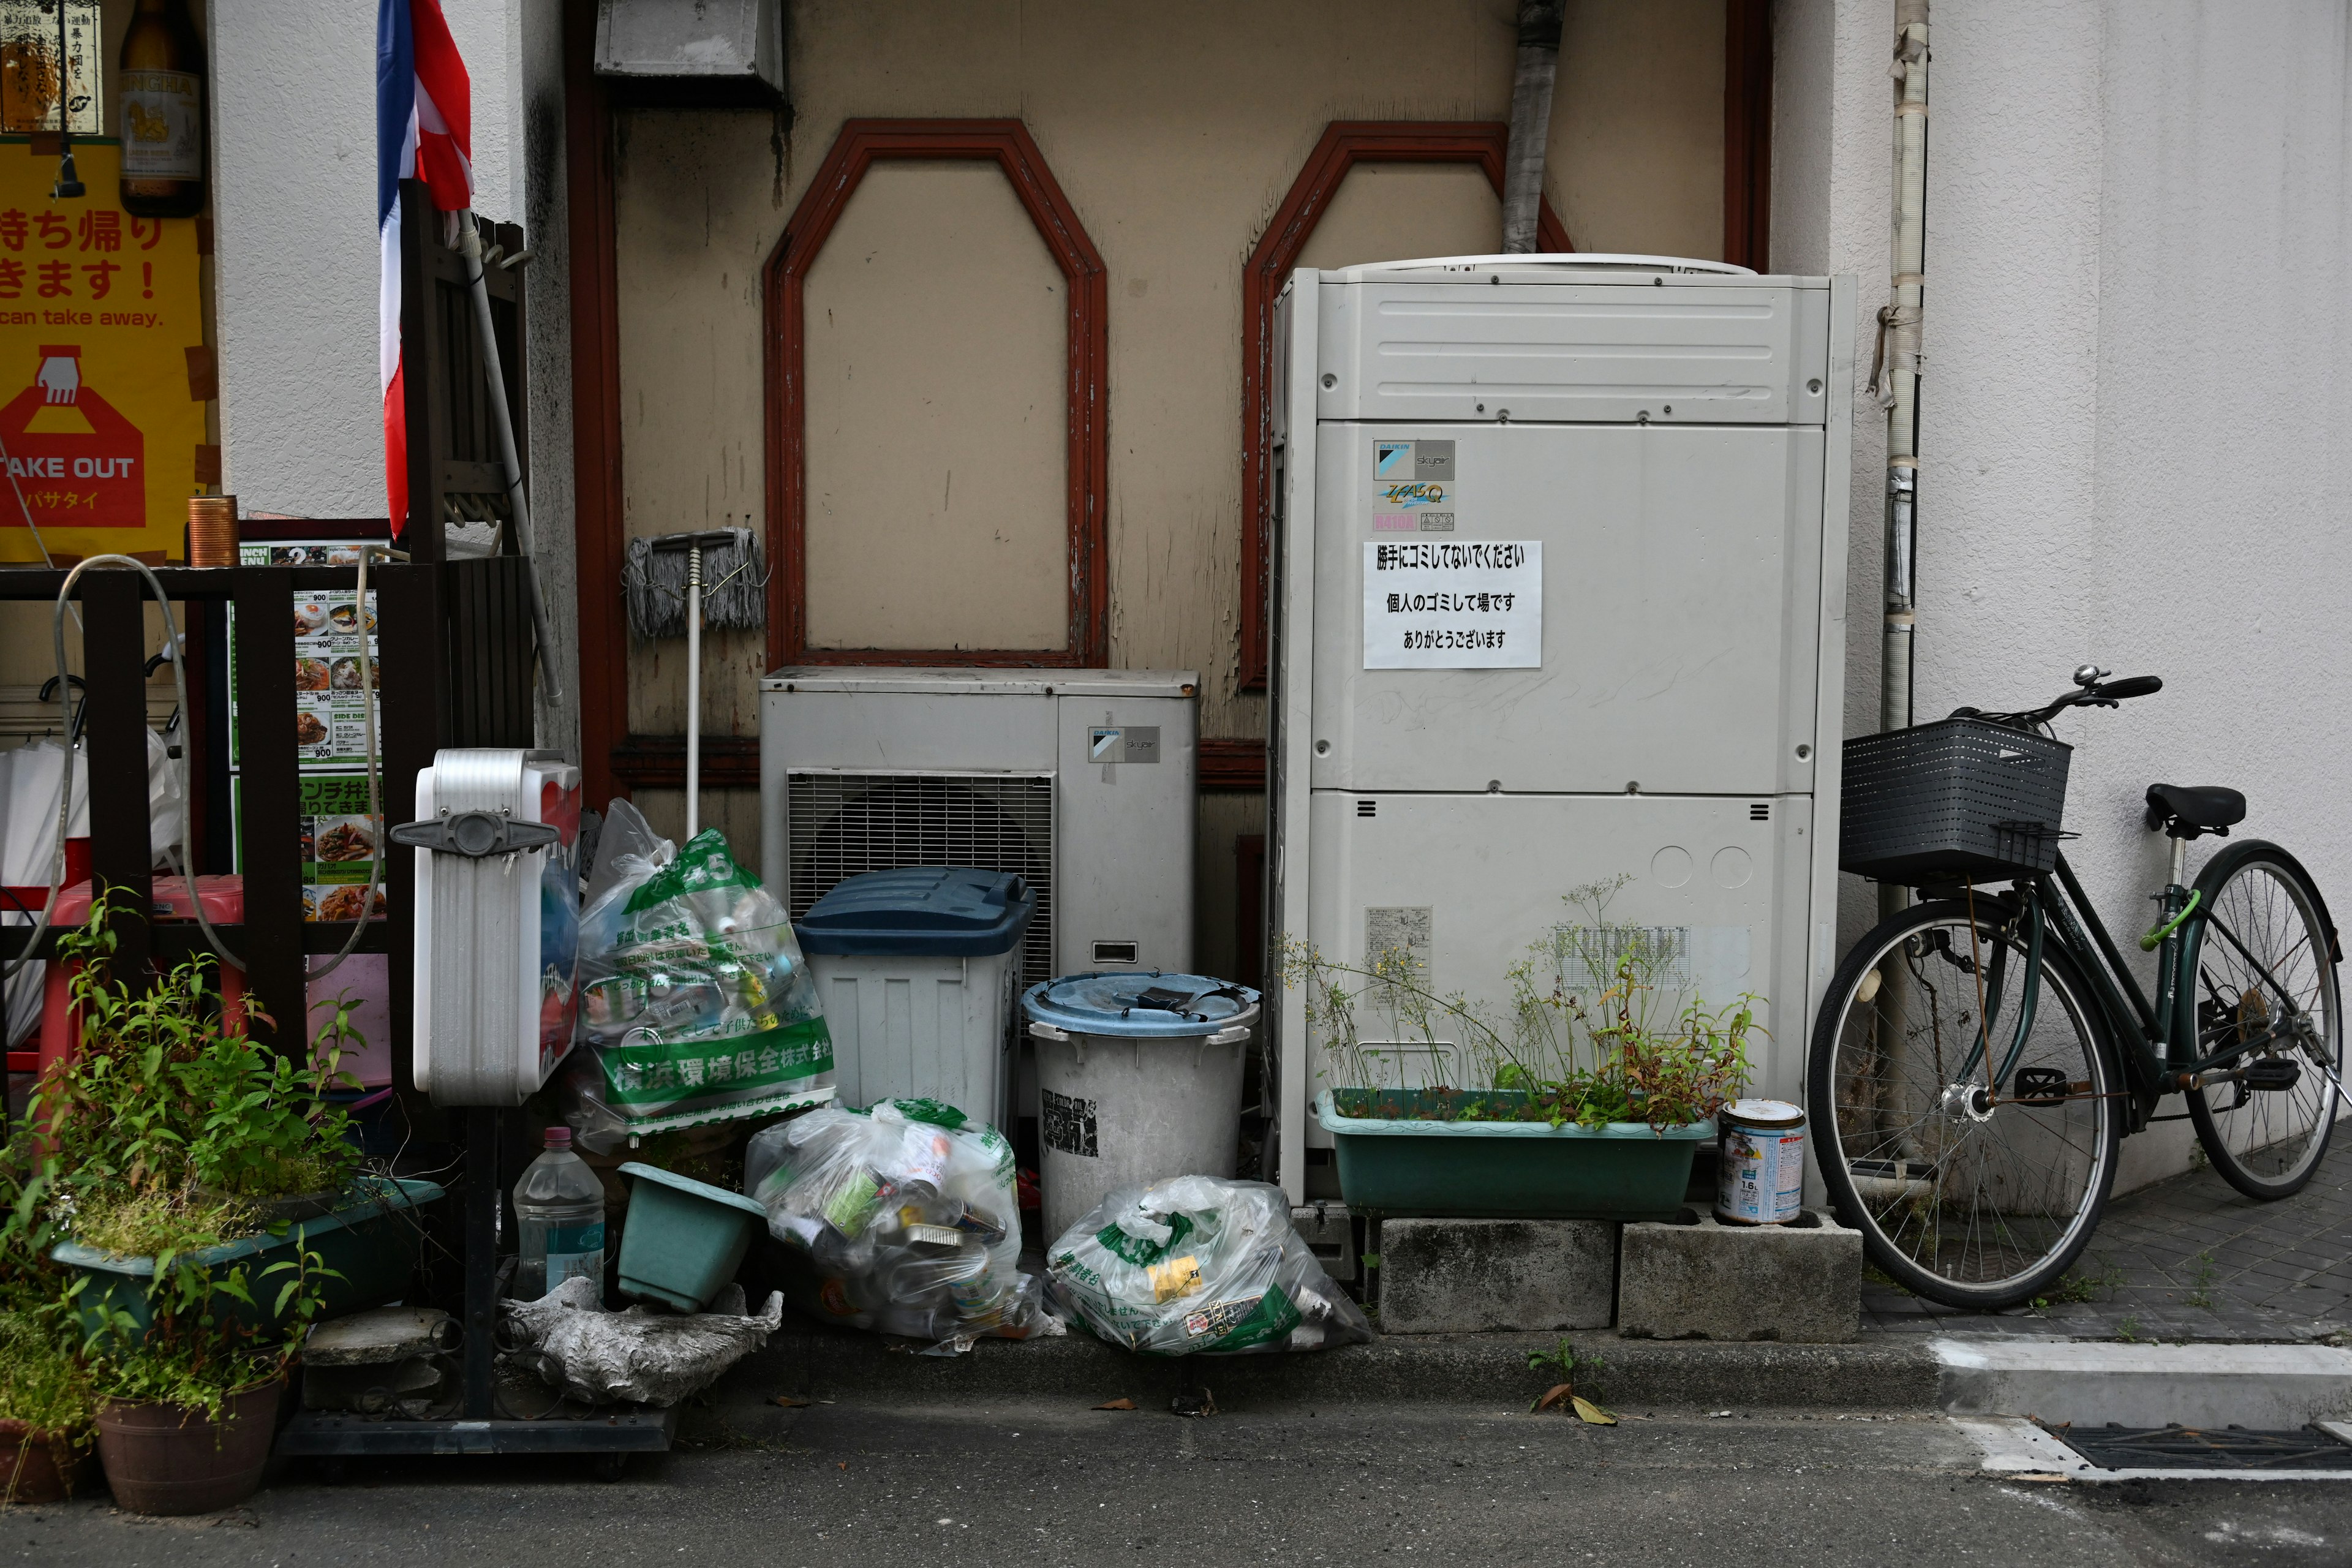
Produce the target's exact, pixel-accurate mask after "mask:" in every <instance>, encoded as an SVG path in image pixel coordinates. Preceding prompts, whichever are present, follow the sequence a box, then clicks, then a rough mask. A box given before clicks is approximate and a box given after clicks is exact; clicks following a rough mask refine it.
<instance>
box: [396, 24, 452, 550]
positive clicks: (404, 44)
mask: <svg viewBox="0 0 2352 1568" xmlns="http://www.w3.org/2000/svg"><path fill="white" fill-rule="evenodd" d="M375 151H376V156H375V169H376V177H375V225H376V238H377V243H378V245H379V247H380V248H381V252H382V260H383V272H382V274H381V279H380V281H379V282H378V284H377V292H376V300H377V305H376V363H377V370H378V372H379V374H381V376H382V379H383V478H384V493H385V497H386V500H388V501H389V503H390V505H391V507H392V531H393V532H394V534H395V535H396V534H398V533H399V532H400V531H401V528H402V526H403V525H404V523H406V522H407V521H408V414H407V405H406V402H405V399H404V395H403V391H402V386H401V367H400V182H401V181H403V180H406V179H418V180H422V181H424V182H425V188H426V190H427V191H428V192H429V193H430V194H431V195H432V197H433V205H435V206H436V207H438V208H440V209H441V210H442V211H443V212H457V211H459V210H461V209H463V208H467V207H470V206H472V205H474V162H473V160H474V86H473V82H472V81H471V80H470V79H468V78H467V75H466V62H465V61H464V60H462V59H460V58H458V57H457V43H456V42H455V41H454V40H453V39H452V38H451V37H449V24H448V23H447V22H446V20H444V19H443V18H442V16H441V5H440V0H377V6H376V16H375Z"/></svg>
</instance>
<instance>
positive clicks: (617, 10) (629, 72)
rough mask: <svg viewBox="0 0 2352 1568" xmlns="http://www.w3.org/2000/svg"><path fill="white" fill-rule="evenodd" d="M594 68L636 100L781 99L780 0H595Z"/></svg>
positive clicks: (689, 103)
mask: <svg viewBox="0 0 2352 1568" xmlns="http://www.w3.org/2000/svg"><path fill="white" fill-rule="evenodd" d="M596 74H597V75H599V76H603V77H611V78H614V79H617V80H616V83H615V85H616V86H618V87H620V88H621V89H622V91H623V94H624V96H625V99H626V100H628V101H631V102H635V103H657V104H670V105H677V106H680V107H688V108H693V107H700V106H705V105H710V106H720V107H724V106H728V105H744V104H751V105H757V106H761V107H768V106H772V105H775V104H780V103H782V102H783V101H785V100H786V98H787V96H788V94H787V91H786V88H785V82H784V7H783V0H598V4H597V6H596Z"/></svg>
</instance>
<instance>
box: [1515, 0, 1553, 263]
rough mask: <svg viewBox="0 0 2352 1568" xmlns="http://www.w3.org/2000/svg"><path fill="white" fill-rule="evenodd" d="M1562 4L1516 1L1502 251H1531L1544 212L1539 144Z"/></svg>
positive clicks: (1547, 118) (1544, 132)
mask: <svg viewBox="0 0 2352 1568" xmlns="http://www.w3.org/2000/svg"><path fill="white" fill-rule="evenodd" d="M1564 4H1565V0H1519V53H1518V65H1517V69H1516V70H1514V71H1513V73H1512V76H1511V141H1510V145H1509V148H1508V150H1507V152H1506V153H1504V155H1503V251H1504V253H1505V254H1506V255H1509V256H1526V255H1528V254H1530V253H1532V252H1533V251H1534V250H1535V248H1536V215H1537V214H1538V213H1539V212H1541V211H1542V209H1543V175H1544V143H1545V142H1546V141H1547V140H1548V139H1549V136H1550V134H1551V89H1552V82H1553V80H1554V79H1556V78H1557V77H1558V76H1559V22H1560V10H1561V6H1562V5H1564Z"/></svg>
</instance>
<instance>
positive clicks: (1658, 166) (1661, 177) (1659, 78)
mask: <svg viewBox="0 0 2352 1568" xmlns="http://www.w3.org/2000/svg"><path fill="white" fill-rule="evenodd" d="M1723 49H1724V5H1723V0H1643V4H1641V5H1628V4H1627V3H1626V0H1569V3H1568V10H1567V16H1566V19H1565V20H1564V22H1563V23H1562V25H1561V27H1560V39H1559V79H1558V81H1557V83H1556V84H1555V86H1554V88H1553V94H1552V108H1551V135H1550V137H1549V139H1548V142H1547V145H1546V147H1545V149H1544V153H1545V168H1544V189H1545V194H1546V195H1549V197H1550V198H1551V205H1552V207H1553V210H1554V211H1556V212H1558V213H1559V218H1560V222H1561V223H1562V224H1563V225H1565V226H1567V229H1568V237H1569V238H1570V240H1572V241H1574V242H1575V245H1576V248H1577V249H1579V250H1606V251H1616V252H1620V253H1623V254H1629V255H1635V256H1696V257H1705V258H1715V259H1720V258H1721V257H1722V255H1723Z"/></svg>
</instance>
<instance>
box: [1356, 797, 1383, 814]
mask: <svg viewBox="0 0 2352 1568" xmlns="http://www.w3.org/2000/svg"><path fill="white" fill-rule="evenodd" d="M1380 814H1381V803H1380V802H1379V801H1376V800H1360V801H1358V802H1357V803H1356V815H1357V816H1379V815H1380Z"/></svg>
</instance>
